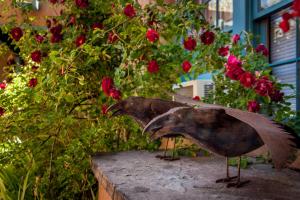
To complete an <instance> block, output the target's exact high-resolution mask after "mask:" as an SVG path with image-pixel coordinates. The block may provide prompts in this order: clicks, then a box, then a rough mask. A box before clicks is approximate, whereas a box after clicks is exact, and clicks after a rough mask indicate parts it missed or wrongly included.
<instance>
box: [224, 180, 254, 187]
mask: <svg viewBox="0 0 300 200" xmlns="http://www.w3.org/2000/svg"><path fill="white" fill-rule="evenodd" d="M249 182H250V181H249V180H247V181H237V182H236V183H228V184H227V187H228V188H230V187H236V188H240V187H243V186H244V185H246V184H248V183H249Z"/></svg>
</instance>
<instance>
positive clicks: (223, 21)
mask: <svg viewBox="0 0 300 200" xmlns="http://www.w3.org/2000/svg"><path fill="white" fill-rule="evenodd" d="M232 14H233V2H232V0H230V1H228V0H219V19H218V21H219V22H218V25H219V26H220V27H221V28H222V29H225V30H228V29H231V28H232V22H233V20H232Z"/></svg>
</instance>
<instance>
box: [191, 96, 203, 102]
mask: <svg viewBox="0 0 300 200" xmlns="http://www.w3.org/2000/svg"><path fill="white" fill-rule="evenodd" d="M193 100H194V101H200V100H201V98H200V97H199V96H194V97H193Z"/></svg>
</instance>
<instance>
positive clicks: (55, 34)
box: [50, 24, 63, 43]
mask: <svg viewBox="0 0 300 200" xmlns="http://www.w3.org/2000/svg"><path fill="white" fill-rule="evenodd" d="M50 32H51V33H52V36H51V38H50V42H51V43H58V42H60V41H61V40H62V37H63V35H62V34H61V32H62V25H61V24H58V25H56V26H54V27H52V28H50Z"/></svg>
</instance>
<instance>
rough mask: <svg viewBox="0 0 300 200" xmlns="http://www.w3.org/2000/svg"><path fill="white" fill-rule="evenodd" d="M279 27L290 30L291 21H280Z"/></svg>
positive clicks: (284, 30)
mask: <svg viewBox="0 0 300 200" xmlns="http://www.w3.org/2000/svg"><path fill="white" fill-rule="evenodd" d="M279 28H281V30H282V31H283V32H284V33H286V32H288V31H289V30H290V23H289V21H287V20H283V21H281V22H280V24H279Z"/></svg>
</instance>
